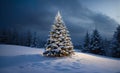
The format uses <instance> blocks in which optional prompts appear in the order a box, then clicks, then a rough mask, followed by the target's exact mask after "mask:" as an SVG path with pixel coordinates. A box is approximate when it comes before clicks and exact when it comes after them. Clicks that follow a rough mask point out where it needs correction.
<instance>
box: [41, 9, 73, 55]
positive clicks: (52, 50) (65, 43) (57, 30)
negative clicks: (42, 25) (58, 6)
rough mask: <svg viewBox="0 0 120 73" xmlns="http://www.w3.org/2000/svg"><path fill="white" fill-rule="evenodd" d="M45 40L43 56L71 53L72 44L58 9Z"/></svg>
mask: <svg viewBox="0 0 120 73" xmlns="http://www.w3.org/2000/svg"><path fill="white" fill-rule="evenodd" d="M49 37H50V38H49V39H48V41H47V44H46V49H45V52H44V53H43V55H45V56H68V55H71V54H73V44H72V42H71V38H70V35H69V31H68V30H67V28H66V26H65V24H64V22H63V20H62V17H61V15H60V13H59V11H58V14H57V16H56V18H55V22H54V25H52V29H51V32H50V36H49Z"/></svg>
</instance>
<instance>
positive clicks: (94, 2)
mask: <svg viewBox="0 0 120 73" xmlns="http://www.w3.org/2000/svg"><path fill="white" fill-rule="evenodd" d="M80 2H81V3H82V4H83V5H84V6H86V7H88V8H89V9H91V10H93V11H95V12H99V13H102V14H105V15H107V16H109V17H111V18H113V19H115V20H116V21H117V22H118V23H119V24H120V0H80Z"/></svg>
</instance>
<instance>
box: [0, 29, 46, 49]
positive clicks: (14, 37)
mask: <svg viewBox="0 0 120 73" xmlns="http://www.w3.org/2000/svg"><path fill="white" fill-rule="evenodd" d="M0 43H1V44H12V45H21V46H28V47H37V48H41V47H44V44H45V41H44V40H43V39H42V38H41V37H40V36H39V35H38V34H37V32H31V31H26V32H19V31H18V30H17V29H11V30H10V29H1V30H0Z"/></svg>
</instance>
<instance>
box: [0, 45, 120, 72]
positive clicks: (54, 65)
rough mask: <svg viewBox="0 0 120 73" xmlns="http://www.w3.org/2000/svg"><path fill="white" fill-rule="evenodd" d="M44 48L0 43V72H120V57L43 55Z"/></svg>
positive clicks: (77, 54)
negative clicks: (52, 56) (60, 56)
mask: <svg viewBox="0 0 120 73" xmlns="http://www.w3.org/2000/svg"><path fill="white" fill-rule="evenodd" d="M43 51H44V49H43V48H40V49H37V48H29V47H23V46H15V45H0V73H120V59H114V58H106V57H101V56H95V55H91V54H84V53H81V52H75V55H73V56H71V57H62V58H58V57H56V58H51V57H44V56H42V53H43Z"/></svg>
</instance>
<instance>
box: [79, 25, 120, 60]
mask: <svg viewBox="0 0 120 73" xmlns="http://www.w3.org/2000/svg"><path fill="white" fill-rule="evenodd" d="M81 49H82V52H87V53H93V54H99V55H105V56H111V57H118V58H120V25H119V26H118V27H117V28H116V31H115V32H114V35H113V38H112V39H111V40H107V39H103V38H102V37H101V35H100V33H99V32H98V30H97V29H95V30H93V33H92V34H91V35H90V34H89V33H88V32H87V33H86V35H85V39H84V44H83V47H82V48H81Z"/></svg>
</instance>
